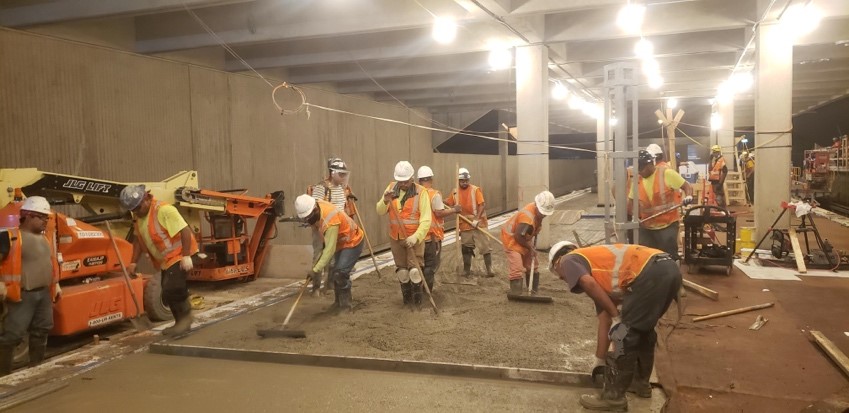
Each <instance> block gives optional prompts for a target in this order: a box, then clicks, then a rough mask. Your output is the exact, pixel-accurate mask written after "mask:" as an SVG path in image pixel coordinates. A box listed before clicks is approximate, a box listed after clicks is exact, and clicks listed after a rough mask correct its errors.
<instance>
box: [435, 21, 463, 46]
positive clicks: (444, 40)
mask: <svg viewBox="0 0 849 413" xmlns="http://www.w3.org/2000/svg"><path fill="white" fill-rule="evenodd" d="M431 35H432V36H433V40H436V42H437V43H440V44H448V43H451V42H453V41H454V38H456V37H457V22H455V21H454V19H453V18H451V17H437V18H436V20H434V21H433V31H432V32H431Z"/></svg>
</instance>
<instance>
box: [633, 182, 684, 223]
mask: <svg viewBox="0 0 849 413" xmlns="http://www.w3.org/2000/svg"><path fill="white" fill-rule="evenodd" d="M665 175H666V168H657V169H656V170H655V172H654V187H653V188H652V191H653V194H652V199H651V201H649V196H648V193H647V192H646V187H645V185H643V182H642V181H643V179H644V178H643V177H640V182H639V185H638V186H639V187H640V219H641V220H642V219H645V218H648V217H650V216H652V215H654V214H657V213H659V212H662V211H666V210H670V211H668V212H666V213H665V214H661V215H659V216H656V217H654V218H652V219H650V220H648V221H645V222H643V223H642V224H640V225H642V226H643V228H647V229H662V228H666V227H668V226H669V225H671V224H672V223H673V222H677V221H678V220H679V219H680V218H681V215H680V214H679V213H678V208H673V207H674V206H675V205H678V203H679V201H678V198H680V195H678V193H677V192H678V190H677V189H673V188H670V187H668V186H666V177H665Z"/></svg>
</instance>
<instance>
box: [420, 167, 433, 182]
mask: <svg viewBox="0 0 849 413" xmlns="http://www.w3.org/2000/svg"><path fill="white" fill-rule="evenodd" d="M416 176H417V177H418V178H419V179H422V178H433V170H432V169H430V167H429V166H422V167H421V168H419V170H418V172H416Z"/></svg>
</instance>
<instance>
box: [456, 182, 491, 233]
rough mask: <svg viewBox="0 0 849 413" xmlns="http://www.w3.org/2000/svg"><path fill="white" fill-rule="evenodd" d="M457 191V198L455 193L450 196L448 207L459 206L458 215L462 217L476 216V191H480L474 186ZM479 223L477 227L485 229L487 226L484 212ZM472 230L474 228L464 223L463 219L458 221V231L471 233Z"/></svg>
mask: <svg viewBox="0 0 849 413" xmlns="http://www.w3.org/2000/svg"><path fill="white" fill-rule="evenodd" d="M459 189H460V194H459V197H458V194H457V192H456V191H455V192H454V193H453V194H452V195H451V203H450V204H448V205H450V206H454V205H460V213H461V214H463V215H469V214H471V215H474V216H478V202H477V199H478V191H480V188H478V187H476V186H474V185H469V187H468V188H466V189H463V188H459ZM480 222H481V223H480V224H479V225H480V226H482V227H486V226H487V225H488V224H487V220H486V212H484V213H483V215H482V216H481V219H480ZM473 229H474V228H472V224H469V223H468V222H466V221H465V220H463V219H461V220H460V231H471V230H473Z"/></svg>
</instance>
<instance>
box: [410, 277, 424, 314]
mask: <svg viewBox="0 0 849 413" xmlns="http://www.w3.org/2000/svg"><path fill="white" fill-rule="evenodd" d="M411 284H412V286H413V288H412V289H413V304H415V306H416V309H418V310H421V309H422V283H418V284H416V283H411Z"/></svg>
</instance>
